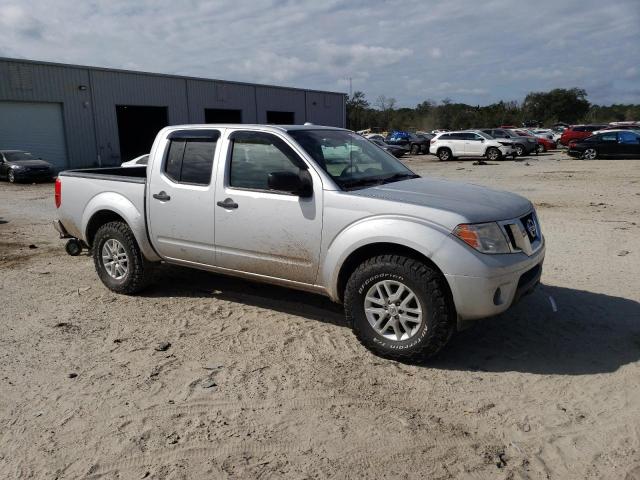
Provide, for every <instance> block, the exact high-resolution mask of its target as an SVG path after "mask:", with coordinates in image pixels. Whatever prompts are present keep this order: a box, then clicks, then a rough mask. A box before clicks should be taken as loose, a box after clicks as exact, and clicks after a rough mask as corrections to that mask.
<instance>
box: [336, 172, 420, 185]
mask: <svg viewBox="0 0 640 480" xmlns="http://www.w3.org/2000/svg"><path fill="white" fill-rule="evenodd" d="M418 177H420V175H416V174H415V173H394V174H393V175H390V176H387V177H366V178H358V179H354V180H349V181H347V182H342V183H341V184H340V185H341V186H342V187H343V188H353V187H365V186H371V185H383V184H385V183H391V182H397V181H399V180H407V179H409V178H418Z"/></svg>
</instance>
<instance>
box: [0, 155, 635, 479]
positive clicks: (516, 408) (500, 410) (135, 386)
mask: <svg viewBox="0 0 640 480" xmlns="http://www.w3.org/2000/svg"><path fill="white" fill-rule="evenodd" d="M407 164H408V165H410V166H411V167H412V168H413V169H415V170H416V171H417V172H418V173H421V174H423V175H432V176H442V177H448V178H453V179H461V180H465V181H469V182H474V183H478V184H484V185H489V186H493V187H498V188H504V189H508V190H512V191H515V192H518V193H521V194H523V195H525V196H527V197H529V198H531V199H532V200H533V201H534V203H535V204H536V206H537V208H538V213H539V216H540V219H541V222H542V227H543V232H544V233H545V235H546V238H547V249H548V250H547V260H546V263H545V271H544V274H543V286H542V287H541V288H540V289H539V290H538V291H537V292H536V293H534V294H533V295H531V296H529V297H526V298H525V299H524V300H523V301H522V302H521V303H520V304H519V305H517V306H516V307H515V308H513V309H512V310H510V311H509V312H507V313H506V314H504V315H502V316H500V317H497V318H493V319H490V320H486V321H482V322H479V323H477V324H476V325H475V326H473V327H472V328H471V329H469V330H466V331H464V332H462V333H460V334H459V335H458V336H457V337H455V338H454V340H453V342H452V344H451V345H450V346H449V347H448V348H447V349H446V351H444V352H443V353H442V354H441V355H440V356H439V357H438V358H437V359H435V360H433V361H431V362H429V363H428V364H426V365H404V364H399V363H396V362H392V361H387V360H383V359H380V358H377V357H375V356H373V355H372V354H370V353H369V352H368V351H367V350H365V349H364V348H363V347H361V346H360V345H359V343H358V342H357V341H356V339H355V337H354V336H353V335H352V334H351V332H350V330H349V329H348V328H346V327H345V325H344V323H343V319H342V313H341V310H340V308H339V307H337V306H335V305H332V304H331V303H330V302H329V301H327V300H325V299H324V298H321V297H317V296H313V295H309V294H304V293H297V292H292V291H288V290H284V289H280V288H275V287H268V286H264V285H257V284H252V283H248V282H244V281H240V280H233V279H229V278H225V277H221V276H216V275H212V274H207V273H202V272H196V271H190V270H184V269H180V268H174V267H166V268H164V269H163V271H162V272H161V274H160V275H159V278H158V280H157V282H156V284H155V286H153V287H152V288H150V289H149V290H148V291H146V292H145V293H144V294H143V295H140V296H137V297H123V296H118V295H115V294H112V293H110V292H109V291H107V290H106V289H105V288H104V287H103V286H102V284H101V283H100V282H99V281H98V278H97V276H96V275H95V273H94V270H93V265H92V261H91V258H90V257H88V256H86V255H83V256H81V257H75V258H72V257H69V256H67V255H65V253H64V249H63V242H61V241H59V240H58V239H57V238H56V235H55V232H54V231H53V229H52V228H51V227H50V224H49V222H50V220H51V219H52V218H53V216H54V214H55V212H54V207H53V199H52V190H53V187H52V185H51V184H49V185H35V186H32V185H24V186H14V185H8V184H6V183H2V184H0V299H1V301H2V304H1V306H0V311H1V312H2V314H1V315H0V322H1V323H0V331H1V332H2V334H1V336H0V359H1V362H0V477H1V478H108V479H111V478H272V477H280V478H281V477H286V478H325V477H334V478H365V477H366V478H431V479H438V478H510V479H511V478H553V479H570V478H571V479H572V478H575V479H584V478H633V479H637V478H640V401H639V399H640V382H639V381H638V379H639V378H640V303H639V302H640V275H639V274H638V272H639V271H640V240H639V239H640V162H639V161H593V162H585V161H579V160H569V159H567V158H566V157H565V156H564V155H562V154H559V153H558V154H553V155H552V154H547V155H544V156H540V157H539V158H536V157H531V158H530V159H528V161H525V162H512V161H508V162H504V163H499V164H496V165H487V166H473V165H472V162H471V161H464V162H457V161H456V162H451V163H446V164H445V163H439V162H437V161H436V160H435V157H422V156H417V157H413V158H409V159H407ZM30 245H33V246H35V247H37V248H30ZM550 297H551V298H552V299H553V300H554V301H555V304H556V305H557V311H555V310H554V308H553V307H552V301H551V300H550ZM160 342H170V344H171V345H170V347H169V348H168V349H167V350H166V351H157V350H156V347H157V346H158V344H159V343H160ZM210 380H212V382H210ZM211 383H214V384H215V385H213V386H210V384H211ZM205 387H208V388H205Z"/></svg>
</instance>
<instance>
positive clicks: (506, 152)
mask: <svg viewBox="0 0 640 480" xmlns="http://www.w3.org/2000/svg"><path fill="white" fill-rule="evenodd" d="M500 152H501V153H502V155H503V156H505V157H510V156H511V155H513V154H514V153H515V152H516V151H515V149H514V148H513V145H501V146H500Z"/></svg>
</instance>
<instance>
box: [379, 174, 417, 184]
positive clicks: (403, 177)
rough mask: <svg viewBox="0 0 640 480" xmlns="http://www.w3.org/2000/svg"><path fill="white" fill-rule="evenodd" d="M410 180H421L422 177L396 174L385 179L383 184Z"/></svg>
mask: <svg viewBox="0 0 640 480" xmlns="http://www.w3.org/2000/svg"><path fill="white" fill-rule="evenodd" d="M410 178H420V175H417V174H415V173H394V174H393V175H391V176H389V177H385V178H383V179H382V183H391V182H397V181H399V180H408V179H410Z"/></svg>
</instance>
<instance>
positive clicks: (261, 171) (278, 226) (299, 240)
mask: <svg viewBox="0 0 640 480" xmlns="http://www.w3.org/2000/svg"><path fill="white" fill-rule="evenodd" d="M225 143H226V145H227V147H226V148H225V151H226V161H220V162H219V166H218V172H217V176H216V194H215V204H216V207H215V208H216V215H215V243H216V265H217V266H218V267H222V268H228V269H231V270H236V271H242V272H249V273H254V274H259V275H265V276H268V277H274V278H282V279H286V280H292V281H296V282H302V283H307V284H313V283H314V282H315V280H316V276H317V272H318V260H319V255H320V240H321V235H322V181H321V180H320V177H319V176H318V174H317V173H316V172H315V171H314V170H313V168H309V167H308V165H306V163H305V161H304V160H303V159H302V158H300V156H298V154H297V153H296V152H295V151H294V150H293V148H292V147H291V146H290V145H289V144H288V143H287V142H286V141H285V140H284V139H283V138H281V137H279V136H277V135H275V134H272V133H267V132H261V131H251V130H241V131H238V130H237V131H234V132H232V133H231V134H230V135H229V138H228V140H227V141H226V142H225ZM301 170H307V171H308V172H309V174H310V175H311V177H312V180H313V195H312V196H311V197H305V198H302V197H300V196H298V195H294V194H291V193H288V192H280V191H276V190H270V189H269V187H268V176H269V174H270V173H272V172H277V171H288V172H293V173H300V171H301Z"/></svg>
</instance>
